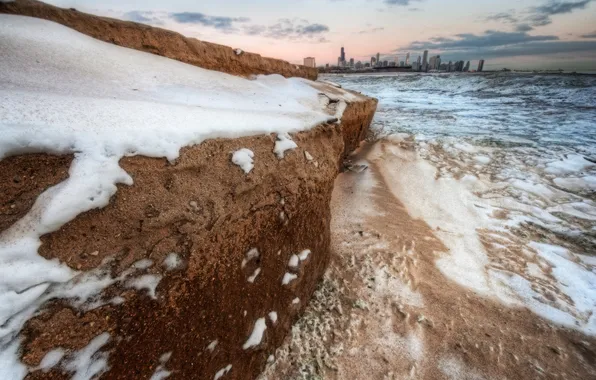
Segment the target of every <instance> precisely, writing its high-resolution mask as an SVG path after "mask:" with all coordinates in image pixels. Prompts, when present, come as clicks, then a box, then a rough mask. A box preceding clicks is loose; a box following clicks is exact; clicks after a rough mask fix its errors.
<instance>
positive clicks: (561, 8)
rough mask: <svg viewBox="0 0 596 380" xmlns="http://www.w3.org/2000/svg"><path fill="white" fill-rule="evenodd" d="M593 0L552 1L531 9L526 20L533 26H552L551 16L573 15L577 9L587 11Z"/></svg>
mask: <svg viewBox="0 0 596 380" xmlns="http://www.w3.org/2000/svg"><path fill="white" fill-rule="evenodd" d="M591 2H592V0H581V1H560V0H551V1H549V2H548V3H547V4H545V5H541V6H538V7H531V8H530V9H529V13H530V15H529V16H528V17H527V18H526V20H527V21H528V22H530V24H531V25H532V26H544V25H548V24H551V23H552V22H553V21H552V19H551V17H550V16H554V15H558V14H564V13H571V12H573V11H574V10H576V9H585V8H586V6H587V5H588V4H589V3H591Z"/></svg>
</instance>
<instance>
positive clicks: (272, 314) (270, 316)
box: [269, 311, 277, 324]
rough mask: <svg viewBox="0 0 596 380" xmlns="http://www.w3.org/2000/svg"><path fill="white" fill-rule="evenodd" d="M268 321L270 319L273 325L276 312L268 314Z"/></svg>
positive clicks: (275, 319) (275, 320)
mask: <svg viewBox="0 0 596 380" xmlns="http://www.w3.org/2000/svg"><path fill="white" fill-rule="evenodd" d="M269 319H271V322H273V324H275V323H276V322H277V312H276V311H272V312H270V313H269Z"/></svg>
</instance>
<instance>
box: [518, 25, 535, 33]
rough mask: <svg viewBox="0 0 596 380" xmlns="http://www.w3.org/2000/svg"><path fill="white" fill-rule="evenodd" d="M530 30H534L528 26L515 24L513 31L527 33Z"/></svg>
mask: <svg viewBox="0 0 596 380" xmlns="http://www.w3.org/2000/svg"><path fill="white" fill-rule="evenodd" d="M532 29H534V28H533V27H531V26H530V25H528V24H517V25H516V26H515V30H516V31H518V32H529V31H530V30H532Z"/></svg>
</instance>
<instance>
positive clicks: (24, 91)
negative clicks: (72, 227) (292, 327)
mask: <svg viewBox="0 0 596 380" xmlns="http://www.w3.org/2000/svg"><path fill="white" fill-rule="evenodd" d="M0 51H1V52H2V54H0V133H1V138H0V159H2V158H4V157H7V156H10V155H16V154H24V153H32V152H47V153H53V154H74V160H73V162H72V164H71V167H70V169H69V178H68V179H66V180H65V181H63V182H61V183H59V184H58V185H56V186H53V187H51V188H49V189H47V190H46V191H45V192H43V193H42V194H41V195H40V196H39V197H38V199H37V200H36V202H35V204H34V205H33V206H32V208H31V210H30V211H29V213H28V214H27V215H25V216H24V217H23V218H22V219H21V220H19V221H17V222H16V223H15V224H14V225H13V226H11V227H10V228H9V229H8V230H6V231H4V232H3V233H2V234H1V235H0V358H2V360H0V378H11V379H18V378H22V377H24V376H25V374H26V371H27V370H26V369H23V368H24V367H23V366H22V364H20V363H19V360H18V356H17V355H18V347H19V338H18V334H19V332H20V330H21V328H22V326H23V325H24V323H25V322H26V321H27V320H28V319H29V318H30V317H31V316H32V315H34V314H35V312H36V311H37V310H38V309H39V307H41V305H42V304H43V303H44V302H45V301H47V300H49V299H51V298H56V297H58V298H67V299H72V300H73V303H72V304H73V306H74V307H83V306H84V305H87V306H85V307H87V308H90V307H93V306H95V307H97V305H100V304H103V303H101V302H99V303H94V304H88V301H89V300H90V299H96V300H97V296H98V295H99V294H101V292H102V290H103V289H105V288H106V287H107V286H110V285H112V284H114V283H115V282H118V281H122V280H124V278H123V277H120V278H116V279H115V278H111V277H110V276H109V275H108V274H106V273H104V272H102V271H91V272H87V273H86V272H78V271H74V270H72V269H70V268H69V267H68V266H66V265H65V264H63V263H61V262H59V261H58V260H47V259H44V258H42V257H41V256H39V255H38V254H37V249H38V248H39V246H40V244H41V242H40V239H39V238H40V236H42V235H44V234H47V233H50V232H53V231H56V230H58V229H59V228H60V227H61V226H63V225H64V224H65V223H67V222H69V221H71V220H72V219H74V218H75V217H76V216H77V215H79V214H80V213H83V212H86V211H89V210H91V209H95V208H101V207H105V206H106V205H108V203H109V200H110V197H111V196H113V195H114V193H115V192H116V190H117V187H116V185H118V184H124V185H129V186H130V185H132V184H133V180H132V178H131V177H130V176H129V175H128V174H127V173H126V172H125V171H124V170H123V169H122V168H120V166H119V160H120V159H121V158H122V157H124V156H133V155H144V156H149V157H165V158H167V159H168V160H175V159H176V158H177V157H178V155H179V152H180V149H181V148H182V147H185V146H190V145H193V144H199V143H201V142H202V141H204V140H205V139H208V138H216V137H223V138H234V137H240V136H249V135H255V134H268V133H276V134H278V135H284V136H285V135H286V134H287V133H289V132H295V131H300V130H306V129H309V128H312V127H314V126H316V125H318V124H321V123H324V122H330V121H333V120H334V119H335V118H334V117H333V115H329V114H328V113H326V112H329V111H328V110H326V109H325V105H323V104H321V102H320V100H319V95H318V93H319V92H318V91H317V90H315V89H314V88H312V87H311V85H310V82H309V81H306V80H302V79H284V78H283V77H281V76H279V75H271V76H259V77H256V78H255V79H254V80H247V79H244V78H240V77H234V76H231V75H227V74H223V73H219V72H212V71H209V70H204V69H201V68H198V67H195V66H191V65H186V64H183V63H181V62H177V61H173V60H170V59H167V58H163V57H158V56H155V55H151V54H147V53H143V52H138V51H135V50H130V49H125V48H122V47H118V46H115V45H112V44H108V43H104V42H101V41H97V40H94V39H92V38H90V37H88V36H85V35H83V34H80V33H78V32H75V31H73V30H71V29H68V28H66V27H64V26H61V25H59V24H56V23H53V22H50V21H45V20H41V19H36V18H30V17H22V16H12V15H0ZM290 141H291V140H290ZM242 163H243V164H245V162H244V161H243V162H242ZM244 166H245V167H246V168H247V167H248V166H247V165H244ZM164 265H166V267H168V268H169V267H173V266H175V265H174V263H173V262H171V263H170V262H168V263H165V264H164ZM136 269H138V268H136ZM129 274H130V273H129ZM127 276H128V274H127ZM125 277H126V276H125ZM160 278H161V277H159V276H157V275H150V274H146V275H144V276H142V277H139V278H136V279H132V278H131V279H128V280H127V281H128V286H130V287H133V288H136V289H141V290H142V289H146V290H147V291H148V294H149V295H150V296H151V297H156V294H155V290H156V289H155V288H156V286H157V283H158V282H159V280H160ZM122 301H123V300H122V299H115V300H114V302H113V303H115V304H117V303H121V302H122ZM81 360H82V359H81ZM77 366H78V364H73V365H72V368H73V369H74V368H78V367H77ZM77 371H78V370H77ZM87 372H88V371H86V372H85V373H87Z"/></svg>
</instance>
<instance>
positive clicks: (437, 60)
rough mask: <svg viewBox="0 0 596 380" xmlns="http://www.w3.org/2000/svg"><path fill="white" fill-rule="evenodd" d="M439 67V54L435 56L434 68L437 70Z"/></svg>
mask: <svg viewBox="0 0 596 380" xmlns="http://www.w3.org/2000/svg"><path fill="white" fill-rule="evenodd" d="M440 67H441V56H440V55H437V58H436V59H435V70H439V68H440Z"/></svg>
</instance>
